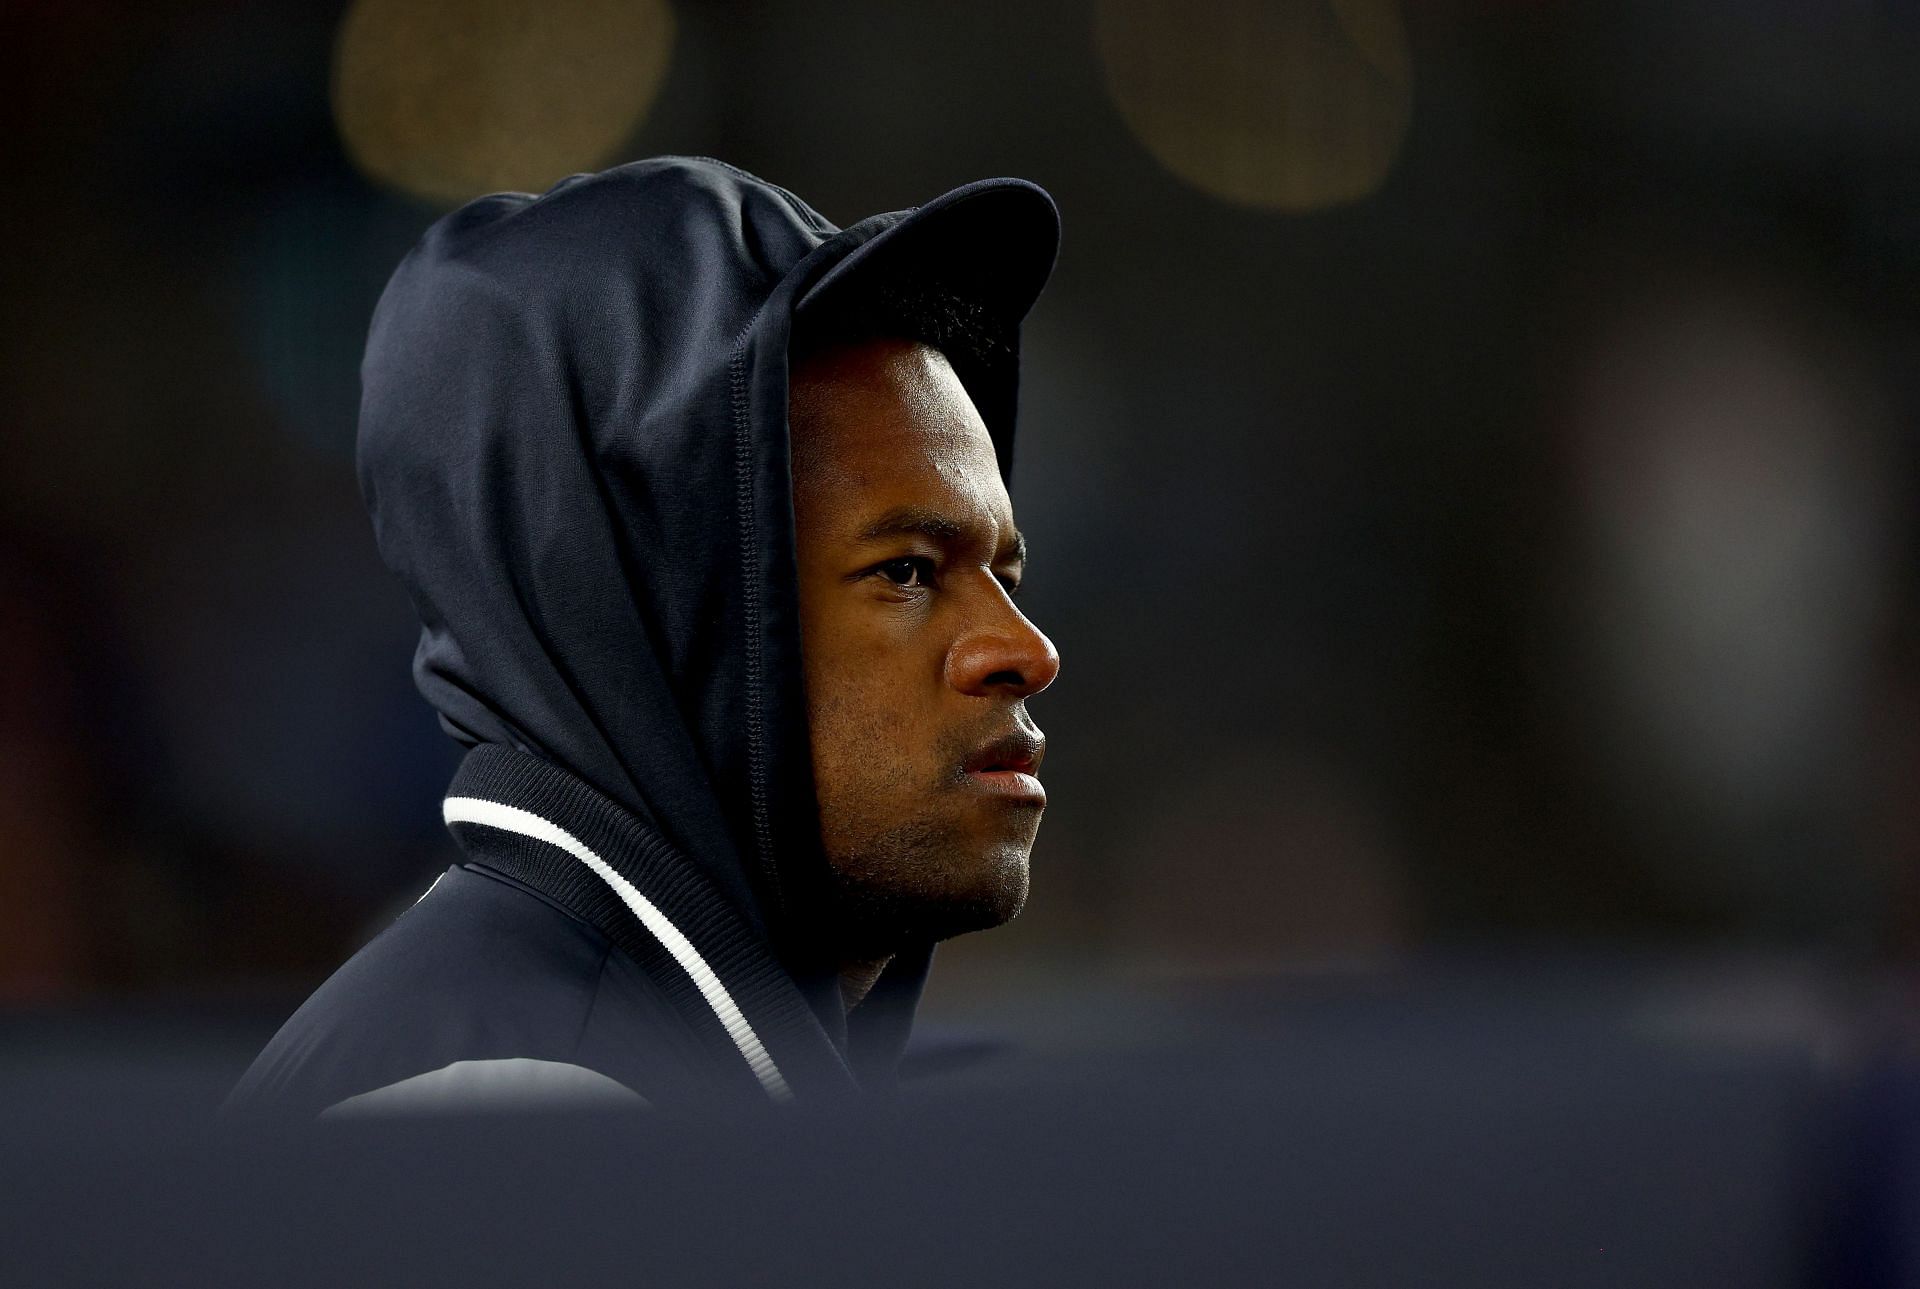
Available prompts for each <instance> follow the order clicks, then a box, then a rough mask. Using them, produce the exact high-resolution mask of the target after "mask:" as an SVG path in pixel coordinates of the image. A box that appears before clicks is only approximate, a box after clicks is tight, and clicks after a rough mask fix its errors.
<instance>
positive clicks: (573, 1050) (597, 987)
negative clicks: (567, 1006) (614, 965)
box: [567, 940, 613, 1065]
mask: <svg viewBox="0 0 1920 1289" xmlns="http://www.w3.org/2000/svg"><path fill="white" fill-rule="evenodd" d="M612 957H613V941H611V940H609V941H607V944H606V947H605V948H603V949H601V950H600V965H599V966H598V967H596V968H594V972H593V996H592V997H591V998H588V999H587V1010H586V1014H585V1015H583V1016H581V1017H580V1030H579V1032H578V1033H576V1034H575V1035H574V1036H573V1046H572V1047H570V1048H569V1049H567V1057H568V1059H569V1060H571V1061H573V1062H574V1064H576V1065H577V1064H579V1056H580V1049H581V1047H582V1046H584V1045H585V1043H586V1041H587V1030H588V1029H589V1028H590V1027H591V1026H592V1024H593V1013H594V1011H595V1009H596V1008H598V1007H599V1006H600V992H601V990H602V989H603V988H604V987H605V985H606V982H607V962H608V960H609V959H610V958H612Z"/></svg>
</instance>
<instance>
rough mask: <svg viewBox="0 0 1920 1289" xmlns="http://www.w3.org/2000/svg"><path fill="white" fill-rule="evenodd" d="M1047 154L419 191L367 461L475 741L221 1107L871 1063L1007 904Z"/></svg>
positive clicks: (742, 1076) (367, 1102)
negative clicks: (417, 237) (810, 175)
mask: <svg viewBox="0 0 1920 1289" xmlns="http://www.w3.org/2000/svg"><path fill="white" fill-rule="evenodd" d="M1057 241H1058V217H1057V214H1056V212H1055V210H1054V207H1053V204H1052V201H1051V200H1050V199H1049V198H1048V197H1047V196H1046V194H1045V193H1044V192H1042V191H1041V190H1040V189H1038V188H1036V187H1034V186H1033V185H1031V184H1028V183H1025V182H1023V181H1019V180H987V181H982V182H980V183H976V184H971V185H968V186H966V187H964V188H960V189H956V190H954V191H953V192H951V193H948V194H946V195H945V196H943V197H941V198H939V199H938V200H936V201H934V202H930V203H928V204H926V205H924V206H921V207H917V208H915V209H913V210H911V211H906V212H897V213H893V214H887V215H878V216H874V217H872V218H871V219H868V220H865V221H862V222H860V223H858V224H855V225H853V226H851V227H849V228H847V229H845V230H840V229H836V228H834V227H833V226H832V225H831V224H829V223H828V222H827V221H826V220H824V219H822V218H821V217H820V216H819V215H818V214H816V213H815V212H814V211H812V210H811V209H810V208H808V207H807V206H806V205H805V204H804V203H802V202H800V201H799V200H798V199H797V198H795V197H793V196H792V195H791V194H790V193H787V192H786V191H784V190H783V189H779V188H776V187H774V186H772V185H770V184H767V183H764V182H763V181H761V180H758V179H756V178H754V177H752V176H750V175H747V174H745V173H743V172H741V171H738V170H736V169H734V168H732V167H729V166H726V165H724V164H722V163H719V162H714V161H710V160H706V159H700V158H678V157H667V158H658V159H654V160H651V161H644V162H636V163H632V164H630V165H625V166H618V167H615V168H613V169H611V170H607V171H604V172H601V173H599V174H595V175H580V176H575V177H574V178H572V179H569V180H566V181H564V182H562V183H561V184H559V185H557V186H556V187H554V188H553V189H551V190H549V191H548V192H547V193H545V194H543V195H541V196H539V197H531V196H527V195H524V194H500V195H496V196H492V197H487V198H482V199H480V200H478V201H475V202H472V203H469V204H468V205H467V206H465V207H463V208H461V209H460V210H458V211H455V212H453V213H452V214H450V215H448V216H446V217H445V218H443V219H442V220H440V221H439V222H438V223H436V224H435V225H434V226H433V228H431V229H430V230H429V231H428V232H427V234H426V235H425V236H424V237H423V238H422V240H421V242H420V243H419V245H417V246H416V247H415V249H414V250H413V251H412V252H411V253H410V254H409V256H408V257H407V259H406V260H405V261H404V262H403V263H402V264H401V266H400V268H399V269H398V270H397V271H396V272H395V274H394V277H393V280H392V282H391V283H390V284H389V285H388V288H387V291H386V293H385V294H384V295H383V297H382V299H381V302H380V305H379V308H378V309H377V310H376V312H375V315H374V320H373V325H372V328H371V331H370V333H369V338H368V344H367V353H366V359H365V363H364V364H363V368H362V375H363V379H364V398H363V402H362V408H361V425H360V448H359V466H360V478H361V486H362V491H363V494H364V496H365V499H366V502H367V506H368V509H369V512H370V513H371V515H372V517H373V521H374V528H375V533H376V536H377V538H378V541H379V545H380V549H381V553H382V555H383V557H384V558H385V560H386V561H387V563H388V564H389V566H390V567H392V568H393V569H394V571H395V572H396V573H398V574H399V576H400V578H401V580H402V581H403V582H404V583H405V584H406V586H407V589H408V591H409V593H410V594H411V596H412V598H413V602H414V605H415V607H416V609H417V610H418V612H419V615H420V619H421V622H422V632H421V638H420V644H419V648H418V650H417V651H416V654H415V661H414V674H415V679H416V681H417V683H418V685H419V688H420V690H421V692H422V693H423V694H424V695H425V697H426V698H427V699H428V701H429V702H430V703H432V705H433V706H434V707H435V708H436V709H437V711H438V712H439V717H440V721H441V723H442V725H443V726H444V727H445V728H446V729H447V731H448V732H449V733H451V734H452V735H453V736H454V737H456V738H457V739H459V740H460V741H461V742H462V743H463V744H464V745H466V746H467V747H468V749H469V750H468V752H467V754H466V756H465V758H464V760H463V761H462V763H461V766H460V769H459V771H458V773H457V774H456V775H455V778H454V781H453V783H452V785H451V786H450V788H449V790H448V793H447V797H446V800H445V802H444V816H445V818H446V821H447V823H448V825H449V827H450V828H451V829H452V830H453V833H454V835H455V837H456V839H457V840H458V841H459V843H460V845H461V848H462V849H463V851H464V852H465V853H464V857H463V859H462V861H461V862H459V863H456V864H455V865H454V866H453V867H452V868H450V869H449V870H448V871H447V872H446V873H444V874H442V876H441V877H440V878H439V879H438V880H437V881H436V882H435V884H434V886H433V887H432V888H431V889H430V891H429V892H428V894H427V895H425V896H423V897H422V898H421V900H420V902H419V903H417V904H416V905H415V906H414V907H413V908H412V909H411V910H409V912H407V913H406V914H404V915H403V916H402V917H401V918H400V919H399V920H398V921H397V922H395V923H394V925H393V926H391V927H389V928H388V929H387V930H386V931H385V932H383V933H382V934H381V935H380V936H378V937H376V938H375V940H374V941H373V942H372V943H371V944H369V945H368V946H367V947H366V948H365V949H363V950H361V952H360V953H358V954H356V955H355V956H354V957H353V958H352V959H351V960H350V961H349V962H348V963H347V964H345V965H344V966H343V967H342V968H341V969H340V970H339V971H338V972H336V973H335V974H334V976H333V977H332V978H331V979H330V980H329V981H328V982H327V983H326V984H325V985H323V986H322V987H321V988H320V990H319V991H317V992H316V993H315V994H314V996H313V997H312V998H310V999H309V1000H308V1001H307V1003H306V1004H305V1005H304V1006H303V1007H302V1008H301V1009H300V1010H299V1011H298V1012H297V1013H296V1014H295V1015H294V1016H293V1018H292V1019H291V1020H289V1021H288V1022H287V1024H286V1025H285V1026H284V1027H283V1028H282V1029H281V1031H280V1033H279V1034H278V1035H276V1036H275V1038H274V1039H273V1041H272V1042H271V1043H269V1044H268V1046H267V1048H266V1050H265V1051H263V1052H262V1053H261V1055H260V1057H259V1058H258V1059H257V1060H256V1061H255V1062H254V1064H253V1067H252V1068H251V1069H250V1070H249V1071H248V1073H247V1075H246V1076H245V1077H244V1078H243V1079H242V1081H241V1083H240V1085H239V1086H238V1087H237V1088H236V1089H235V1091H234V1093H233V1095H232V1097H231V1098H230V1099H229V1103H228V1105H229V1110H230V1111H232V1112H235V1113H247V1112H255V1111H268V1112H275V1113H289V1114H294V1115H299V1116H311V1115H323V1116H328V1117H334V1116H341V1115H348V1114H355V1113H379V1112H386V1111H406V1110H412V1109H445V1108H455V1109H465V1108H482V1107H494V1106H499V1107H514V1106H533V1105H545V1104H568V1105H572V1104H583V1103H584V1104H600V1103H606V1104H641V1103H645V1104H652V1105H660V1106H674V1105H696V1104H702V1103H707V1102H711V1101H714V1100H716V1099H729V1098H733V1097H747V1098H752V1099H755V1100H762V1101H764V1100H767V1099H769V1098H770V1099H772V1100H775V1101H785V1100H789V1099H798V1100H801V1101H809V1100H822V1101H830V1100H834V1099H837V1098H840V1097H844V1096H847V1095H850V1094H854V1093H857V1092H859V1091H863V1090H865V1091H872V1090H878V1089H883V1088H885V1087H887V1086H889V1085H890V1083H891V1081H892V1078H893V1070H894V1066H895V1064H896V1062H897V1060H898V1057H899V1053H900V1051H901V1048H902V1046H903V1045H904V1043H905V1040H906V1035H907V1031H908V1028H909V1026H910V1024H911V1020H912V1012H913V1008H914V1005H915V1003H916V1001H917V999H918V996H919V992H920V987H921V984H922V982H923V980H924V978H925V975H926V971H927V968H928V964H929V960H930V958H931V955H932V951H933V947H934V945H935V944H936V943H937V942H939V941H940V940H942V939H946V938H949V937H951V936H953V935H957V934H961V933H964V932H967V931H974V930H981V929H985V928H988V927H992V926H996V925H998V924H1000V923H1002V922H1004V921H1006V920H1007V919H1008V918H1010V917H1012V916H1013V915H1014V914H1016V913H1017V912H1018V911H1019V909H1020V906H1021V904H1022V902H1023V901H1024V899H1025V897H1026V891H1027V863H1028V856H1029V852H1030V850H1031V847H1032V845H1033V841H1034V836H1035V832H1036V830H1037V828H1038V826H1039V821H1040V815H1041V811H1042V809H1043V808H1044V805H1045V795H1044V793H1043V792H1042V790H1041V788H1040V784H1039V780H1038V778H1037V773H1038V770H1039V768H1040V761H1041V758H1042V756H1043V755H1044V748H1045V744H1044V740H1043V739H1042V738H1041V736H1040V733H1039V730H1038V729H1037V727H1036V726H1035V725H1034V724H1033V722H1032V720H1031V718H1030V716H1029V715H1028V713H1027V710H1026V706H1025V700H1026V699H1027V698H1028V697H1029V696H1031V695H1032V694H1034V693H1037V692H1038V691H1040V690H1042V689H1044V688H1045V687H1046V686H1047V685H1048V684H1050V683H1051V682H1052V680H1053V678H1054V675H1055V674H1056V672H1057V670H1058V667H1059V661H1058V658H1057V656H1056V654H1055V652H1054V649H1053V646H1052V645H1051V643H1050V642H1049V641H1048V640H1047V638H1046V637H1045V636H1044V635H1043V634H1041V633H1040V631H1039V630H1038V629H1037V628H1035V627H1034V625H1033V624H1032V623H1031V622H1030V621H1028V619H1027V618H1026V617H1025V616H1024V615H1023V614H1022V613H1021V612H1020V610H1019V608H1018V607H1017V606H1016V602H1015V599H1014V597H1015V595H1016V593H1017V591H1018V588H1019V583H1020V580H1021V578H1022V576H1023V575H1024V572H1025V562H1026V547H1025V542H1024V540H1023V539H1022V538H1021V536H1020V533H1019V531H1018V529H1017V528H1016V527H1015V524H1014V518H1013V512H1012V507H1011V504H1010V502H1009V500H1008V496H1007V490H1006V477H1007V474H1008V471H1009V468H1010V463H1011V450H1012V441H1013V426H1014V408H1015V394H1016V385H1017V363H1018V348H1019V327H1020V322H1021V320H1022V318H1023V317H1024V316H1025V315H1026V313H1027V311H1028V309H1029V308H1030V307H1031V306H1032V304H1033V301H1034V300H1035V298H1036V297H1037V296H1038V294H1039V292H1040V290H1041V288H1042V286H1043V285H1044V284H1045V281H1046V277H1047V275H1048V273H1049V272H1050V271H1051V267H1052V263H1053V258H1054V252H1055V247H1056V245H1057Z"/></svg>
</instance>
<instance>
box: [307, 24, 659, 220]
mask: <svg viewBox="0 0 1920 1289" xmlns="http://www.w3.org/2000/svg"><path fill="white" fill-rule="evenodd" d="M673 39H674V19H673V12H672V10H671V9H669V8H668V7H667V5H666V4H665V3H664V0H551V2H549V3H544V4H540V5H534V4H531V3H528V2H527V0H465V2H456V0H359V2H358V3H356V4H355V5H353V7H352V8H351V9H349V10H348V11H347V14H346V17H345V18H344V19H343V20H342V22H341V25H340V34H339V39H338V42H337V44H336V46H335V49H334V65H333V111H334V119H335V122H336V124H337V125H338V128H339V131H340V137H341V138H342V139H343V140H344V141H345V143H346V147H347V151H348V153H349V154H350V155H351V156H352V158H353V160H354V163H355V164H356V165H358V166H359V167H360V169H361V170H362V171H364V172H365V173H366V174H367V175H368V176H369V177H370V178H372V179H374V180H375V181H377V182H379V183H383V184H388V185H391V186H393V187H395V188H399V189H401V190H403V191H405V192H408V193H411V194H413V195H415V196H417V197H424V198H426V199H427V200H429V201H434V202H442V203H446V204H450V205H451V204H455V203H458V202H461V201H464V200H466V199H468V198H470V197H474V196H478V195H480V194H482V193H487V192H498V191H502V190H506V189H526V190H532V191H539V190H541V189H544V188H547V187H549V186H551V185H552V184H553V183H554V182H555V181H556V180H558V179H561V178H563V177H565V176H566V175H568V174H572V173H574V172H576V171H580V170H587V169H593V168H597V167H598V166H600V165H604V164H606V163H607V162H608V161H610V160H612V159H613V155H614V153H615V152H616V151H617V150H618V149H619V148H620V146H621V145H622V144H623V143H624V142H625V141H626V140H627V139H628V138H629V137H630V136H631V135H632V134H633V132H634V131H635V130H636V129H637V128H639V125H640V123H641V122H642V121H643V120H644V119H645V117H646V114H647V111H648V109H649V108H650V107H651V106H652V105H653V101H654V99H655V97H656V96H657V94H658V92H659V89H660V83H661V81H662V80H663V79H664V77H665V74H666V69H667V64H668V61H669V58H670V55H671V54H672V50H673Z"/></svg>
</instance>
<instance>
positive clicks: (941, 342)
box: [787, 278, 1015, 373]
mask: <svg viewBox="0 0 1920 1289" xmlns="http://www.w3.org/2000/svg"><path fill="white" fill-rule="evenodd" d="M882 339H899V340H917V341H919V342H920V343H921V344H924V345H931V346H932V347H933V348H935V349H938V350H939V351H940V352H941V353H943V354H945V355H946V356H947V361H948V362H950V363H952V364H953V366H954V368H955V370H956V371H959V372H962V373H967V372H975V371H979V370H981V369H983V368H988V367H997V366H999V365H1001V364H1003V363H1007V362H1010V361H1012V359H1013V356H1014V351H1015V342H1014V337H1013V335H1012V333H1011V330H1010V328H1008V327H1007V326H1006V324H1005V323H1003V322H1002V321H1001V320H1000V319H999V318H997V317H995V316H994V315H993V314H992V312H991V311H989V310H988V309H987V308H986V307H985V306H984V305H982V304H981V303H980V302H979V301H977V300H970V299H967V298H966V297H964V296H962V295H960V294H958V293H957V292H955V291H953V290H952V289H951V288H949V287H946V286H942V285H939V284H937V283H931V282H924V281H919V280H915V279H911V278H906V279H902V278H889V279H886V280H884V281H882V282H879V283H876V284H875V285H873V286H864V287H843V288H842V289H841V290H839V291H837V292H835V294H834V295H833V296H831V297H830V298H828V299H823V300H821V301H819V302H818V303H817V304H814V305H810V306H809V307H808V308H807V309H805V310H802V311H801V312H800V313H798V314H797V315H795V317H794V323H793V334H792V337H791V339H790V340H789V342H788V345H787V352H788V354H789V356H790V357H791V358H792V359H794V360H796V361H797V360H799V359H800V358H803V357H805V356H807V355H808V354H814V353H818V352H820V351H821V350H824V349H830V348H834V347H836V346H839V345H845V344H855V343H858V342H860V341H863V340H882Z"/></svg>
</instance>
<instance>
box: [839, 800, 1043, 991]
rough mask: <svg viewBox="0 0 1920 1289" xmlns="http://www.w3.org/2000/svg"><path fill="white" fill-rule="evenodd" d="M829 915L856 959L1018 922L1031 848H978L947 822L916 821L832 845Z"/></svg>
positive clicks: (1011, 844) (845, 947) (1009, 845)
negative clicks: (987, 851) (973, 850)
mask: <svg viewBox="0 0 1920 1289" xmlns="http://www.w3.org/2000/svg"><path fill="white" fill-rule="evenodd" d="M828 867H829V871H830V873H831V877H830V878H829V887H830V892H829V899H828V917H829V918H830V920H831V921H832V923H833V931H834V940H835V941H836V942H837V943H838V944H840V945H842V946H843V952H845V953H846V954H847V955H848V956H849V957H851V958H856V959H857V958H878V957H884V956H887V955H889V954H893V953H897V952H899V951H900V950H901V949H902V948H904V947H905V946H907V945H910V944H925V943H931V942H934V941H938V940H948V939H951V938H953V937H954V936H956V935H964V934H966V933H967V932H969V931H985V930H988V929H990V928H992V927H996V926H1000V925H1001V924H1003V923H1005V922H1009V921H1011V920H1012V919H1013V918H1015V917H1016V916H1018V915H1019V913H1020V910H1021V908H1022V907H1023V906H1024V905H1025V904H1026V900H1027V850H1026V847H1024V846H1021V845H1019V844H1017V843H1014V842H1008V843H1006V844H1004V845H1001V846H997V847H995V848H994V852H993V853H991V854H986V855H981V854H978V853H970V852H969V850H968V848H967V846H966V845H965V843H964V842H963V841H962V839H961V838H960V837H958V836H956V835H955V833H954V832H953V831H952V830H951V829H950V828H947V827H944V826H942V825H940V824H937V823H934V822H931V821H927V820H913V821H910V822H908V823H905V824H901V825H899V826H897V827H894V828H890V829H887V830H885V831H883V832H879V833H876V834H873V835H871V836H868V837H863V838H861V839H860V841H859V842H858V843H856V844H853V845H850V846H849V845H847V844H845V843H844V842H843V843H842V844H841V845H839V846H836V847H833V848H830V849H829V851H828Z"/></svg>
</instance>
